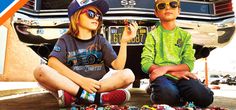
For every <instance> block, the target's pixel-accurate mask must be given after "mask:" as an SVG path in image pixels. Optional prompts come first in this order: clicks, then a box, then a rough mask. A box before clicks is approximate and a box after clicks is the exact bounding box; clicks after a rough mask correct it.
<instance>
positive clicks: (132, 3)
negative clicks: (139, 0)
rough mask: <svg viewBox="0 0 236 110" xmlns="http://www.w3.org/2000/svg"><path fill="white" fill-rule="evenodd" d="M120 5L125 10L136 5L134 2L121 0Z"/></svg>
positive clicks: (133, 0) (132, 0)
mask: <svg viewBox="0 0 236 110" xmlns="http://www.w3.org/2000/svg"><path fill="white" fill-rule="evenodd" d="M120 3H121V5H122V6H124V7H126V8H130V7H134V6H135V5H136V1H135V0H121V1H120Z"/></svg>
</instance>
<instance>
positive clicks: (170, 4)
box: [156, 1, 179, 10]
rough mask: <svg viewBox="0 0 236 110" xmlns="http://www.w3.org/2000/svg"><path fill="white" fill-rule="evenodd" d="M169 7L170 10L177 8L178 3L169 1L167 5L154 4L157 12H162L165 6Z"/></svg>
mask: <svg viewBox="0 0 236 110" xmlns="http://www.w3.org/2000/svg"><path fill="white" fill-rule="evenodd" d="M167 5H169V6H170V7H171V8H173V9H174V8H177V7H178V6H179V3H178V2H177V1H171V2H169V3H158V4H156V8H157V9H158V10H164V9H165V8H166V6H167Z"/></svg>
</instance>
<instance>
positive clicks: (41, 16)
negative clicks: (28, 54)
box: [12, 0, 235, 87]
mask: <svg viewBox="0 0 236 110" xmlns="http://www.w3.org/2000/svg"><path fill="white" fill-rule="evenodd" d="M70 2H71V0H29V2H28V3H27V4H26V5H25V6H24V7H23V8H21V9H20V10H18V11H17V12H16V13H15V15H14V17H13V19H12V24H13V26H14V29H15V31H16V33H17V35H18V37H19V39H20V40H21V41H22V42H23V43H26V44H27V45H28V47H29V48H31V49H33V50H34V51H35V52H36V53H37V54H38V55H40V56H41V57H42V60H43V61H47V56H48V54H49V53H50V51H51V50H52V48H53V47H54V44H55V42H56V40H57V39H58V37H60V36H61V35H62V34H64V33H65V32H66V31H67V28H68V23H69V19H68V15H67V6H68V4H69V3H70ZM107 2H108V3H109V5H110V9H109V11H108V12H107V14H106V15H104V16H103V20H104V25H103V27H102V29H101V30H102V34H103V35H104V37H105V38H106V39H107V40H108V41H109V42H110V43H111V44H112V46H113V48H114V49H115V51H116V52H118V50H119V40H120V37H121V34H122V31H123V26H124V19H128V20H135V21H136V22H137V23H138V24H139V26H140V27H141V28H140V29H139V30H138V35H137V37H136V38H134V39H133V40H132V41H131V42H130V43H129V45H128V59H127V63H126V67H127V68H130V69H132V70H133V72H134V73H135V76H136V80H135V82H134V87H138V86H139V80H140V79H142V78H147V77H148V75H147V74H145V73H143V72H142V70H141V67H140V60H141V59H140V56H141V52H142V48H143V44H144V41H145V38H146V35H147V32H148V31H150V30H151V29H152V27H153V26H154V25H155V24H158V21H159V19H158V18H156V17H155V16H154V0H107ZM232 6H233V5H232V0H181V14H180V15H179V17H178V18H177V24H178V25H179V26H180V27H182V28H183V29H185V30H186V31H188V32H190V33H191V34H192V38H193V43H194V49H195V50H196V53H195V57H196V58H197V59H199V58H204V57H207V56H208V55H209V53H210V51H211V50H213V49H215V48H217V47H223V46H225V45H227V44H228V43H229V41H230V39H231V38H232V36H233V33H234V31H235V24H234V20H235V18H234V12H233V7H232Z"/></svg>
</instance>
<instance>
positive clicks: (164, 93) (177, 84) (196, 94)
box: [150, 76, 214, 107]
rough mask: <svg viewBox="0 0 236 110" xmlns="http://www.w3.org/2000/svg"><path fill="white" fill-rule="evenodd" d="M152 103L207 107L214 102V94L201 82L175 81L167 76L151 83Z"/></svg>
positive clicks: (192, 80)
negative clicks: (190, 104) (188, 104)
mask: <svg viewBox="0 0 236 110" xmlns="http://www.w3.org/2000/svg"><path fill="white" fill-rule="evenodd" d="M150 87H151V89H152V91H151V96H150V98H151V101H152V103H157V104H168V105H171V106H182V105H183V104H185V102H193V103H194V105H196V106H198V107H207V106H209V105H210V104H211V103H212V102H213V98H214V97H213V92H212V91H211V90H210V89H209V88H207V87H206V86H204V85H203V84H202V83H201V82H200V81H199V80H194V79H190V80H185V79H181V80H178V81H174V80H171V79H168V78H167V77H165V76H161V77H158V78H157V79H155V80H154V81H152V82H151V86H150Z"/></svg>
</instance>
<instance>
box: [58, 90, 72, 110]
mask: <svg viewBox="0 0 236 110" xmlns="http://www.w3.org/2000/svg"><path fill="white" fill-rule="evenodd" d="M74 101H75V98H74V97H73V96H72V95H70V94H69V93H68V92H66V91H63V90H59V91H58V102H59V106H60V107H69V106H71V104H72V103H73V102H74Z"/></svg>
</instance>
